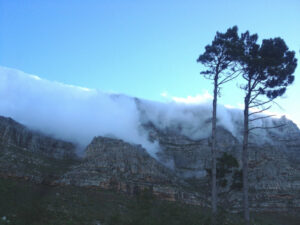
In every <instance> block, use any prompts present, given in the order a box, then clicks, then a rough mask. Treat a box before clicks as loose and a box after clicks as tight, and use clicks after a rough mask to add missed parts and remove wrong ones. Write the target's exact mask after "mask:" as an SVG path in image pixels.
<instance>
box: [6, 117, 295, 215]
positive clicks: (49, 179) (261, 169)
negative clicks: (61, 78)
mask: <svg viewBox="0 0 300 225" xmlns="http://www.w3.org/2000/svg"><path fill="white" fill-rule="evenodd" d="M276 123H278V124H282V123H284V124H285V126H282V127H278V128H276V129H270V130H264V131H263V132H262V133H260V134H261V136H259V135H258V134H257V133H254V134H253V135H252V136H251V137H250V142H251V145H250V149H249V167H250V175H249V180H250V202H251V207H252V208H253V209H255V210H280V211H283V210H292V209H299V207H300V167H299V165H300V131H299V129H298V128H297V126H296V125H295V124H293V123H292V122H291V121H289V120H287V119H286V118H281V119H280V120H276V122H275V125H276ZM142 126H143V129H144V130H146V131H147V132H148V134H149V137H148V138H149V140H150V141H152V142H154V141H156V142H158V143H159V145H160V148H161V149H160V151H159V153H158V154H157V158H152V157H151V156H150V155H149V154H148V153H147V151H146V150H145V149H144V148H143V147H142V146H140V145H134V144H129V143H126V142H124V141H122V140H119V139H114V138H107V137H96V138H94V139H93V141H92V142H91V143H90V144H89V145H88V146H87V148H86V150H85V157H84V158H83V159H80V160H78V159H76V157H75V153H74V152H75V146H74V145H73V144H71V143H68V142H63V141H58V140H55V139H53V138H49V137H46V136H44V135H42V134H40V133H37V132H33V131H31V130H29V129H27V128H26V127H24V126H23V125H20V124H18V123H16V122H15V121H13V120H12V119H8V118H4V117H0V174H1V175H2V176H17V177H23V178H25V179H29V180H33V181H35V182H38V183H42V182H43V183H48V184H51V185H77V186H86V187H91V186H92V187H99V188H106V189H115V190H118V191H122V192H126V193H130V194H135V193H139V192H140V191H143V190H146V189H147V190H150V191H152V192H153V193H154V194H155V195H157V196H160V197H161V198H163V199H167V200H172V201H175V200H180V201H184V202H186V203H190V204H199V205H207V203H208V201H209V196H210V194H209V189H210V188H209V182H210V180H209V177H208V176H207V169H209V168H210V139H209V138H202V139H191V138H189V137H188V136H186V135H184V134H182V133H181V132H180V130H176V129H161V128H160V127H157V126H155V125H154V124H153V123H151V121H150V122H149V121H147V122H146V123H143V124H142ZM217 138H218V150H219V156H221V154H222V152H227V153H230V154H232V155H233V156H234V157H236V158H237V160H238V161H239V162H241V160H240V156H241V139H240V137H238V136H234V135H233V134H232V133H231V132H229V131H228V130H226V129H225V128H223V127H221V126H219V127H218V136H217ZM240 165H241V163H240ZM219 190H220V192H221V193H220V197H221V198H220V200H221V203H223V204H227V205H226V207H227V208H229V206H231V207H232V210H235V209H238V208H240V204H241V191H237V190H230V189H228V188H220V189H219Z"/></svg>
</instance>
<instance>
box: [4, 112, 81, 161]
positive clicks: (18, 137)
mask: <svg viewBox="0 0 300 225" xmlns="http://www.w3.org/2000/svg"><path fill="white" fill-rule="evenodd" d="M0 142H1V144H2V145H4V146H17V147H18V148H22V149H23V150H24V151H29V152H32V153H38V154H42V155H45V156H48V157H52V158H57V159H68V158H74V157H75V156H76V154H75V145H74V144H72V143H70V142H66V141H61V140H57V139H54V138H51V137H48V136H46V135H43V134H41V133H39V132H36V131H32V130H30V129H28V128H27V127H25V126H23V125H22V124H20V123H17V122H15V121H14V120H13V119H11V118H6V117H3V116H0ZM2 150H3V149H2Z"/></svg>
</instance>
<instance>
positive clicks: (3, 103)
mask: <svg viewBox="0 0 300 225" xmlns="http://www.w3.org/2000/svg"><path fill="white" fill-rule="evenodd" d="M0 115H3V116H9V117H12V118H13V119H15V120H16V121H18V122H21V123H23V124H24V125H26V126H28V127H30V128H32V129H36V130H39V131H42V132H43V133H46V134H49V135H52V136H54V137H56V138H60V139H63V140H67V141H72V142H75V143H78V144H80V145H81V146H82V147H85V146H86V145H87V144H89V142H90V141H91V140H92V138H93V137H94V136H97V135H102V136H114V137H117V138H120V139H123V140H126V141H128V142H130V143H136V144H142V145H143V146H144V147H145V148H147V150H148V151H149V152H150V153H151V154H152V155H154V153H155V151H157V149H158V146H157V145H156V144H153V143H150V142H148V141H147V137H146V134H145V133H144V132H143V131H142V130H140V129H139V127H140V122H139V115H138V111H137V109H136V105H135V101H134V99H133V98H129V97H126V96H122V95H120V96H118V95H108V94H104V93H101V92H99V91H96V90H91V89H87V88H81V87H75V86H71V85H65V84H62V83H58V82H51V81H48V80H44V79H41V78H39V77H37V76H32V75H28V74H25V73H23V72H21V71H18V70H13V69H7V68H4V67H0Z"/></svg>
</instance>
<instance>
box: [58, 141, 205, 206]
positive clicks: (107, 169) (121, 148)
mask: <svg viewBox="0 0 300 225" xmlns="http://www.w3.org/2000/svg"><path fill="white" fill-rule="evenodd" d="M59 183H62V184H67V185H69V184H72V185H78V186H94V187H101V188H105V189H115V190H118V191H121V192H125V193H129V194H137V193H139V192H141V191H144V190H148V191H151V192H152V193H153V194H154V195H156V196H159V197H161V198H163V199H167V200H171V201H175V200H181V201H184V202H188V203H194V204H202V205H204V204H205V201H204V200H203V199H202V200H201V198H200V196H199V195H198V194H196V193H191V192H189V191H187V188H186V186H187V184H185V183H184V182H183V181H182V180H181V179H180V178H179V177H178V176H177V175H176V174H175V173H174V171H173V170H170V169H169V168H167V167H165V166H163V165H162V164H161V163H160V162H159V161H157V160H156V159H154V158H152V157H151V156H150V155H149V154H148V153H147V151H146V150H145V149H144V148H142V146H140V145H134V144H129V143H126V142H124V141H122V140H118V139H113V138H107V137H96V138H94V139H93V141H92V142H91V144H90V145H88V147H87V148H86V155H85V158H84V160H83V162H82V163H81V164H80V165H77V166H74V167H73V168H72V169H71V170H70V171H69V172H67V173H66V174H64V176H63V177H62V179H61V180H60V181H59ZM183 196H184V197H183Z"/></svg>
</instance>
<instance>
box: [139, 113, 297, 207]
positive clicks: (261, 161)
mask: <svg viewBox="0 0 300 225" xmlns="http://www.w3.org/2000/svg"><path fill="white" fill-rule="evenodd" d="M280 124H283V125H284V126H282V127H278V128H276V129H265V130H263V131H262V132H261V133H253V134H252V135H251V136H250V146H249V168H250V171H249V181H250V182H249V183H250V200H251V203H252V207H253V208H255V209H257V210H260V209H268V210H286V209H292V208H294V209H295V208H299V207H300V170H299V165H300V164H299V162H300V161H299V156H300V131H299V129H298V127H297V126H296V125H295V124H294V123H293V122H292V121H289V120H287V119H286V118H284V117H283V118H281V119H279V120H276V121H275V122H274V125H275V126H276V125H280ZM144 127H145V129H147V130H149V138H150V140H152V141H158V142H159V144H160V146H161V149H162V150H161V151H160V153H159V159H160V160H161V161H162V162H167V161H172V162H173V164H174V170H175V172H176V174H177V175H178V176H179V177H183V178H193V179H195V180H202V181H206V182H210V181H209V179H208V177H207V169H209V168H210V166H211V165H210V139H209V138H203V139H200V140H192V139H190V138H189V137H187V136H185V135H183V134H181V133H180V132H174V130H169V131H168V130H161V129H158V128H157V127H155V126H154V125H153V124H152V123H147V124H144ZM217 132H218V133H217V142H218V145H217V147H218V150H219V157H220V155H221V154H222V153H223V152H227V153H230V154H232V155H233V156H234V157H236V158H237V160H238V161H239V162H240V165H242V163H241V149H242V143H241V140H239V138H236V137H234V136H233V135H232V134H231V133H230V132H229V131H227V130H226V129H224V128H223V127H218V131H217ZM259 134H261V135H259ZM202 185H203V183H202ZM198 188H199V189H201V185H200V186H198ZM208 190H209V188H208ZM220 191H221V192H222V189H221V188H220ZM226 191H228V189H227V190H226ZM225 196H226V201H224V202H226V204H228V201H229V202H235V204H234V205H235V207H237V208H238V207H239V205H240V204H241V192H237V191H233V192H230V193H228V192H227V193H226V195H225ZM223 200H224V199H223Z"/></svg>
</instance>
